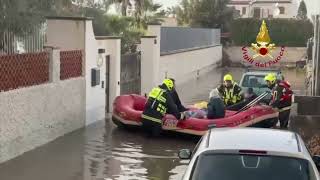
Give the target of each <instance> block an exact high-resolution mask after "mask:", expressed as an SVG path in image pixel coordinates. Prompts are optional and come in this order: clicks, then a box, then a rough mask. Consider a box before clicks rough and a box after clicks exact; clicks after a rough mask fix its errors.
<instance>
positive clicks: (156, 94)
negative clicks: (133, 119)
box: [141, 79, 185, 136]
mask: <svg viewBox="0 0 320 180" xmlns="http://www.w3.org/2000/svg"><path fill="white" fill-rule="evenodd" d="M173 88H174V82H173V81H172V80H171V79H165V80H164V81H163V82H162V85H160V86H158V87H155V88H153V89H152V90H151V92H150V93H149V95H148V100H147V102H146V105H145V107H144V111H143V113H142V116H141V120H142V126H143V129H144V130H145V131H146V132H147V133H148V134H149V135H151V136H159V135H160V133H161V131H162V118H163V117H164V115H165V114H166V113H170V114H172V115H174V116H175V117H176V118H177V119H179V120H184V119H185V114H184V113H183V112H182V113H180V112H179V110H178V109H177V106H176V104H175V103H174V101H173V99H172V97H171V94H170V93H171V91H172V90H173Z"/></svg>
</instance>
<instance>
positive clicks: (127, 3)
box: [105, 0, 132, 16]
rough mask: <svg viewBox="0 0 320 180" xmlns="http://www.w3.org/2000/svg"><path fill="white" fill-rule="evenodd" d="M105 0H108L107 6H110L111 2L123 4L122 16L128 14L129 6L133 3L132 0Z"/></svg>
mask: <svg viewBox="0 0 320 180" xmlns="http://www.w3.org/2000/svg"><path fill="white" fill-rule="evenodd" d="M105 1H106V2H105V4H107V6H109V5H111V4H116V3H119V4H121V14H122V16H127V9H128V7H131V6H132V4H131V3H130V0H105Z"/></svg>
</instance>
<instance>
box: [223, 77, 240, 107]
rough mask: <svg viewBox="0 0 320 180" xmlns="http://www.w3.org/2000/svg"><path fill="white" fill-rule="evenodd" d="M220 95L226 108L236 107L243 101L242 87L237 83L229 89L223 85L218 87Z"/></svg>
mask: <svg viewBox="0 0 320 180" xmlns="http://www.w3.org/2000/svg"><path fill="white" fill-rule="evenodd" d="M218 91H219V93H220V94H221V95H222V97H223V102H224V104H225V106H227V107H228V106H231V105H234V104H236V103H238V102H240V101H241V100H242V97H241V95H240V92H241V87H240V86H239V85H238V84H237V83H235V82H234V83H233V85H232V87H230V88H227V87H225V86H224V85H223V84H222V85H220V86H219V87H218Z"/></svg>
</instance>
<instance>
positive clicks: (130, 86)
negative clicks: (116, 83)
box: [120, 52, 141, 94]
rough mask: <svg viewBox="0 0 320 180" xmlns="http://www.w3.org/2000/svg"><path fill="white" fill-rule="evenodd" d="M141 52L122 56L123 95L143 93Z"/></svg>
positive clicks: (121, 81)
mask: <svg viewBox="0 0 320 180" xmlns="http://www.w3.org/2000/svg"><path fill="white" fill-rule="evenodd" d="M140 72H141V52H136V53H131V54H125V55H122V56H121V79H120V84H121V94H140V92H141V87H140V85H141V73H140Z"/></svg>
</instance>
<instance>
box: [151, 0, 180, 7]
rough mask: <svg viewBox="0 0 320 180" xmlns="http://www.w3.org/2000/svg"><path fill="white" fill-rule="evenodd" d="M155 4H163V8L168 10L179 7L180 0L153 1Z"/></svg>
mask: <svg viewBox="0 0 320 180" xmlns="http://www.w3.org/2000/svg"><path fill="white" fill-rule="evenodd" d="M153 2H155V3H159V4H162V5H163V8H167V7H172V6H175V5H178V4H179V2H180V0H153Z"/></svg>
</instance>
